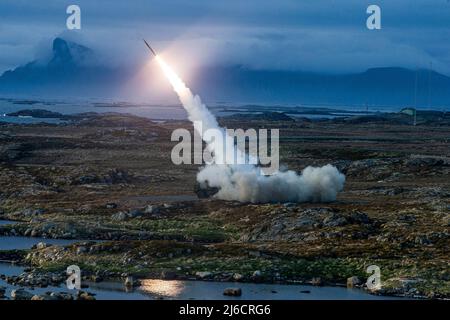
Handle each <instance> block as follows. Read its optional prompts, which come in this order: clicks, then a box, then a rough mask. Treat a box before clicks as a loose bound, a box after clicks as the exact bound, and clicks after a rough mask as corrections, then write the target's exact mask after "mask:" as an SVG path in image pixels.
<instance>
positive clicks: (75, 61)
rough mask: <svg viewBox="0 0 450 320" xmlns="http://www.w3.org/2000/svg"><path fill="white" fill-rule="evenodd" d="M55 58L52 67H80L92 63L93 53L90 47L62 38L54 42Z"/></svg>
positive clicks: (52, 60) (51, 61) (50, 63)
mask: <svg viewBox="0 0 450 320" xmlns="http://www.w3.org/2000/svg"><path fill="white" fill-rule="evenodd" d="M52 50H53V57H52V59H51V60H50V62H49V66H51V67H61V66H73V65H80V64H84V63H86V62H89V61H92V58H93V56H94V54H93V51H92V50H91V49H89V48H88V47H85V46H83V45H80V44H78V43H75V42H70V41H67V40H65V39H62V38H59V37H57V38H55V39H54V40H53V47H52Z"/></svg>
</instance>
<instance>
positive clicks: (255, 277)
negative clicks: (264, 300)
mask: <svg viewBox="0 0 450 320" xmlns="http://www.w3.org/2000/svg"><path fill="white" fill-rule="evenodd" d="M252 280H253V281H256V282H257V281H261V280H262V273H261V271H259V270H256V271H255V272H253V274H252Z"/></svg>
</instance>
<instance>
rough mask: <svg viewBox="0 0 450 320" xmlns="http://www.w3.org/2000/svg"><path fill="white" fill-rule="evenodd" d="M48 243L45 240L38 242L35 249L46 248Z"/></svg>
mask: <svg viewBox="0 0 450 320" xmlns="http://www.w3.org/2000/svg"><path fill="white" fill-rule="evenodd" d="M47 247H48V245H47V244H46V243H45V242H39V243H37V244H36V249H38V250H41V249H45V248H47Z"/></svg>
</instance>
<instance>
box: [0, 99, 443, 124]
mask: <svg viewBox="0 0 450 320" xmlns="http://www.w3.org/2000/svg"><path fill="white" fill-rule="evenodd" d="M207 105H208V107H209V108H210V110H211V112H212V113H213V114H214V115H216V116H227V115H232V114H236V113H245V114H252V113H260V112H263V111H283V112H285V113H286V114H288V115H290V116H292V117H307V118H311V119H320V118H324V119H326V118H328V119H329V118H335V117H343V116H350V115H355V114H365V113H376V112H398V111H400V110H401V109H402V107H392V106H376V107H375V106H368V107H365V106H331V105H326V106H323V105H321V106H316V105H301V109H302V113H301V114H291V113H290V112H289V111H291V110H292V111H294V110H298V106H297V105H281V104H278V105H269V104H262V103H255V104H251V105H250V104H248V103H228V102H219V103H213V104H207ZM252 105H254V106H255V107H253V106H252ZM24 109H44V110H48V111H53V112H59V113H61V114H76V113H86V112H97V113H105V112H118V113H126V114H132V115H136V116H140V117H146V118H149V119H153V120H184V119H187V113H186V111H185V110H184V109H183V107H182V106H181V105H173V104H172V105H162V104H144V103H142V104H136V103H128V102H99V101H89V100H87V101H72V100H40V99H39V100H38V99H36V100H34V99H9V98H0V121H3V122H13V123H39V122H46V123H59V122H61V120H59V119H44V118H32V117H10V116H7V114H8V113H12V112H17V111H20V110H24ZM309 109H311V113H310V114H309V113H308V111H307V110H309ZM322 109H332V110H337V111H336V112H334V111H330V112H328V114H320V113H319V114H318V113H317V112H316V111H317V110H322ZM436 110H440V108H436ZM441 111H442V110H441Z"/></svg>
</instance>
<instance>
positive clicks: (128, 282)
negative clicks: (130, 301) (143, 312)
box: [124, 276, 135, 288]
mask: <svg viewBox="0 0 450 320" xmlns="http://www.w3.org/2000/svg"><path fill="white" fill-rule="evenodd" d="M124 284H125V287H128V288H132V287H134V285H135V281H134V278H133V277H132V276H128V277H126V278H125V282H124Z"/></svg>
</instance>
